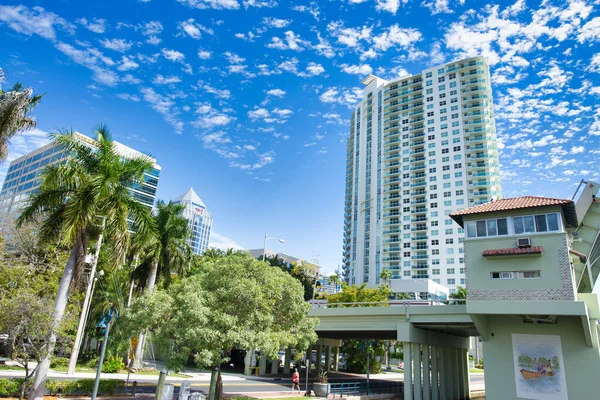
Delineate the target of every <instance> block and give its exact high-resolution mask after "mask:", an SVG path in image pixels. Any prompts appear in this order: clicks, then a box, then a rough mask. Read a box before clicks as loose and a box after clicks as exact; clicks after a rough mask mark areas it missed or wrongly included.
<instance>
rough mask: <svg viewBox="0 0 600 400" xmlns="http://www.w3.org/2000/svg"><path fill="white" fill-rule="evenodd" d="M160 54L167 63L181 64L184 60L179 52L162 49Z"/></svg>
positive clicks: (183, 56)
mask: <svg viewBox="0 0 600 400" xmlns="http://www.w3.org/2000/svg"><path fill="white" fill-rule="evenodd" d="M161 52H162V55H163V57H164V58H166V59H167V60H169V61H173V62H183V60H185V55H184V54H183V53H182V52H180V51H177V50H170V49H162V50H161Z"/></svg>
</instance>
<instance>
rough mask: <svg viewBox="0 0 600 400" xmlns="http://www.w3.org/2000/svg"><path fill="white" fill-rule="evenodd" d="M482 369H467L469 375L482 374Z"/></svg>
mask: <svg viewBox="0 0 600 400" xmlns="http://www.w3.org/2000/svg"><path fill="white" fill-rule="evenodd" d="M483 371H484V370H483V369H479V368H469V372H470V373H480V372H481V373H483Z"/></svg>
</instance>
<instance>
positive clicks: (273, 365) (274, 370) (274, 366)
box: [271, 357, 279, 375]
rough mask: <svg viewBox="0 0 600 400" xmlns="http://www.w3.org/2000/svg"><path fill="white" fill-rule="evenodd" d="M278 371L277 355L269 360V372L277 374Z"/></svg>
mask: <svg viewBox="0 0 600 400" xmlns="http://www.w3.org/2000/svg"><path fill="white" fill-rule="evenodd" d="M278 373H279V357H277V358H276V359H274V360H271V374H272V375H277V374H278Z"/></svg>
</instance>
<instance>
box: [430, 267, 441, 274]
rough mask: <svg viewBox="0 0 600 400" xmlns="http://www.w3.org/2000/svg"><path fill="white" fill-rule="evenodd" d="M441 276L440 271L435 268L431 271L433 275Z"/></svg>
mask: <svg viewBox="0 0 600 400" xmlns="http://www.w3.org/2000/svg"><path fill="white" fill-rule="evenodd" d="M439 274H440V270H439V269H438V268H434V269H432V270H431V275H439Z"/></svg>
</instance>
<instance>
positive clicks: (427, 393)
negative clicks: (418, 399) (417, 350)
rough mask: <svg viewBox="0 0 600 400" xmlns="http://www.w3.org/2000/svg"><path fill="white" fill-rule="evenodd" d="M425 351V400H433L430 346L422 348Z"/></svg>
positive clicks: (425, 345) (426, 345)
mask: <svg viewBox="0 0 600 400" xmlns="http://www.w3.org/2000/svg"><path fill="white" fill-rule="evenodd" d="M421 349H422V350H423V400H431V380H430V377H431V372H432V371H431V360H430V359H429V345H428V344H424V345H422V346H421Z"/></svg>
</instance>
